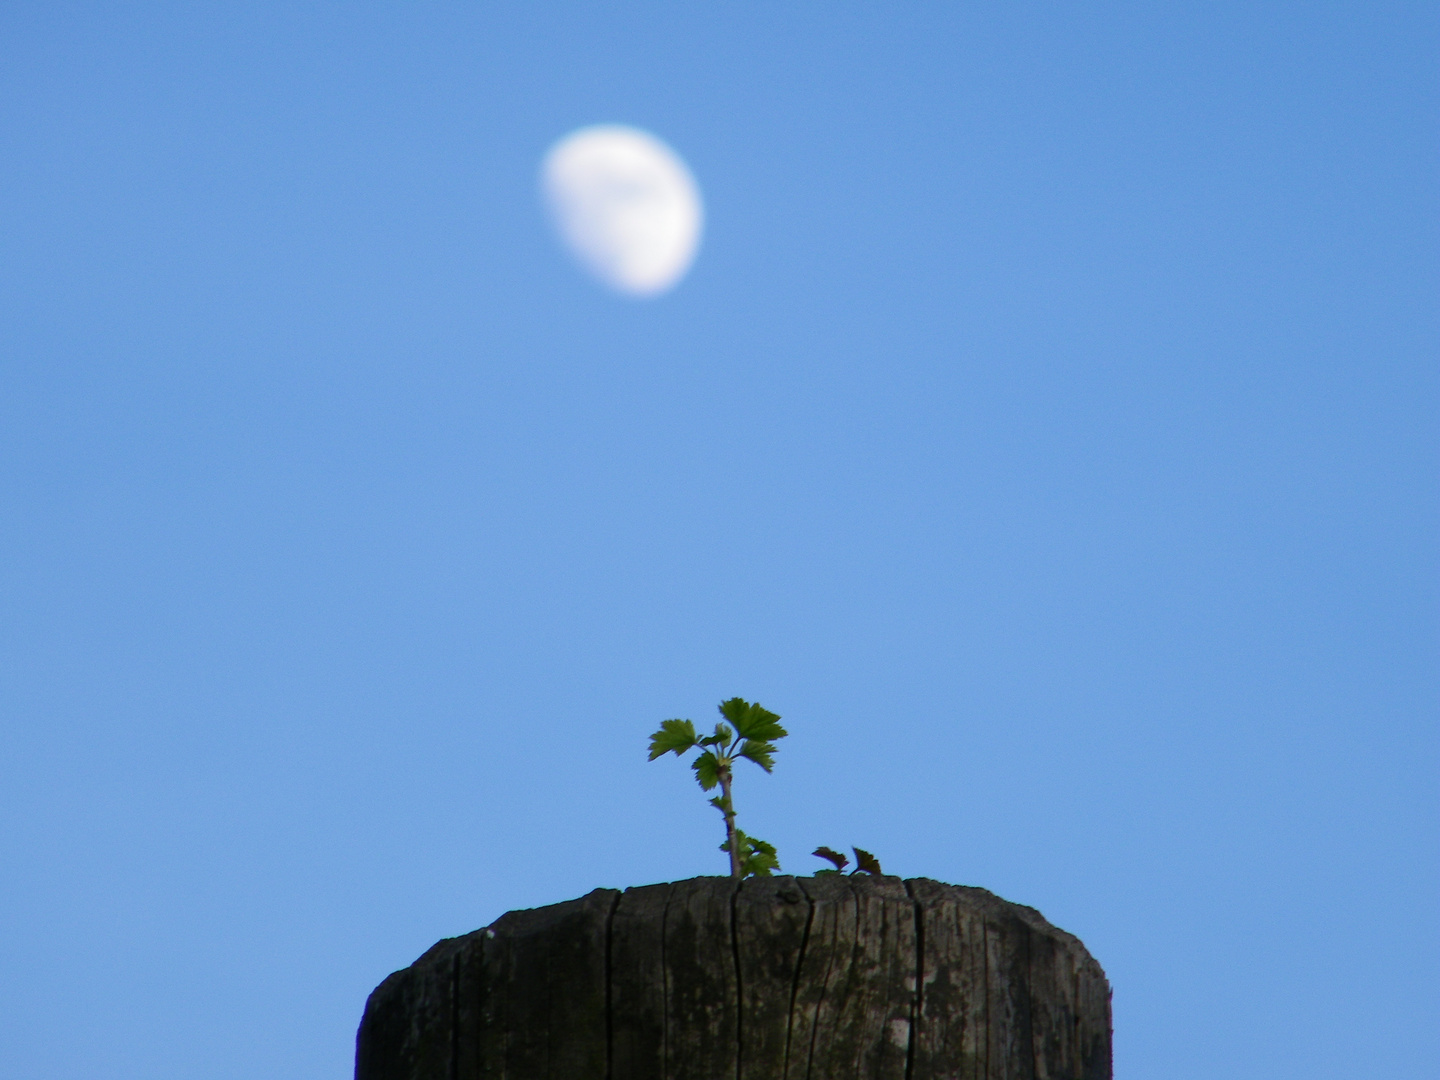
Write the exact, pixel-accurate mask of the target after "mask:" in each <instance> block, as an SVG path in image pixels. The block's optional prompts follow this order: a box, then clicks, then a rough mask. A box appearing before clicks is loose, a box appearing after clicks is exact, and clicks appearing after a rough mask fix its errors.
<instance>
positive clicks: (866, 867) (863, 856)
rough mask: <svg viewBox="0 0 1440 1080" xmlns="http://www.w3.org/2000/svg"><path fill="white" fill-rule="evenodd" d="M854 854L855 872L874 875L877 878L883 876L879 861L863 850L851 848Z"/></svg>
mask: <svg viewBox="0 0 1440 1080" xmlns="http://www.w3.org/2000/svg"><path fill="white" fill-rule="evenodd" d="M851 850H853V851H854V852H855V872H856V873H857V874H859V873H862V872H863V873H866V874H875V875H876V876H877V877H879V876H882V875H884V873H885V871H884V870H881V869H880V860H879V859H877V858H875V856H874V855H871V854H870V852H868V851H866V850H865V849H864V848H858V847H857V848H852V849H851Z"/></svg>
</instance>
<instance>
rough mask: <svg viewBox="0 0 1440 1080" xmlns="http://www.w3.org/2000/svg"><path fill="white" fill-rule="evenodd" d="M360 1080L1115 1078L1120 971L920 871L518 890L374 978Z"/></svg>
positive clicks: (1041, 926)
mask: <svg viewBox="0 0 1440 1080" xmlns="http://www.w3.org/2000/svg"><path fill="white" fill-rule="evenodd" d="M355 1076H356V1080H1110V1077H1111V1057H1110V988H1109V984H1108V983H1107V982H1106V980H1105V974H1104V972H1103V971H1101V969H1100V965H1099V964H1097V963H1096V962H1095V960H1094V959H1093V958H1091V956H1090V954H1089V953H1088V952H1087V951H1086V950H1085V947H1084V945H1082V944H1081V943H1080V941H1079V940H1078V939H1076V938H1074V937H1072V936H1071V935H1070V934H1067V933H1065V932H1064V931H1063V930H1059V929H1057V928H1055V927H1053V926H1051V925H1050V924H1049V923H1048V922H1046V921H1045V919H1044V918H1043V917H1041V915H1040V913H1039V912H1037V911H1035V910H1033V909H1032V908H1026V907H1021V906H1019V905H1017V904H1011V903H1008V902H1006V901H1004V900H1001V899H1000V898H999V897H997V896H995V895H993V894H991V893H988V892H986V891H985V890H984V889H973V888H966V887H963V886H957V885H945V884H942V883H940V882H937V881H929V880H927V879H924V878H918V879H914V880H911V881H901V880H900V879H899V878H892V877H886V878H879V877H869V876H866V875H856V876H844V877H842V876H840V875H820V876H817V877H813V878H793V877H774V878H749V879H747V880H746V881H744V882H742V883H739V884H738V885H737V883H736V882H734V881H733V880H731V879H730V878H692V879H691V880H689V881H679V882H675V883H673V884H667V885H647V886H644V887H642V888H635V889H627V890H626V891H625V892H623V893H620V892H617V891H615V890H613V889H597V890H596V891H595V892H593V893H590V894H589V895H588V896H585V897H582V898H581V899H579V900H572V901H569V902H568V903H564V904H555V905H553V906H551V907H544V908H536V909H534V910H530V911H515V912H511V913H510V914H508V915H505V916H503V917H501V918H500V919H498V920H497V921H496V922H495V923H493V924H492V925H491V926H489V927H486V928H485V929H483V930H477V931H475V932H474V933H473V934H468V935H466V936H465V937H461V938H450V939H447V940H445V941H442V942H440V943H439V944H437V945H436V946H435V947H434V948H432V949H430V950H429V951H428V952H427V953H425V955H424V956H422V957H421V958H420V959H419V960H417V961H415V963H414V964H412V965H411V966H410V967H408V968H406V969H404V970H403V971H397V972H395V974H393V975H391V976H390V977H389V978H387V979H386V980H385V981H384V982H382V983H381V984H380V985H379V986H378V987H377V988H376V989H375V992H374V993H372V994H371V995H370V1000H369V1002H367V1004H366V1006H365V1015H364V1018H363V1019H362V1020H361V1023H360V1030H359V1033H358V1035H357V1037H356V1055H355Z"/></svg>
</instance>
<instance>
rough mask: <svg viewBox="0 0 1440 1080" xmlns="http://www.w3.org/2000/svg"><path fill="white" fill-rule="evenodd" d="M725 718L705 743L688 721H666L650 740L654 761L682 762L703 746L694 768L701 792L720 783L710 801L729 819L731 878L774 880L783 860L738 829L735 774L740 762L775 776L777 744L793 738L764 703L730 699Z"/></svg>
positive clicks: (770, 846)
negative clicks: (671, 756) (669, 756)
mask: <svg viewBox="0 0 1440 1080" xmlns="http://www.w3.org/2000/svg"><path fill="white" fill-rule="evenodd" d="M720 715H721V716H722V717H724V720H722V721H720V722H719V723H717V724H716V725H715V734H713V735H706V736H705V737H703V738H701V737H700V736H698V735H697V734H696V733H695V725H694V724H692V723H691V722H690V721H689V720H665V721H663V722H662V723H661V724H660V730H659V731H657V732H655V734H654V735H651V736H650V760H651V761H654V760H655V759H656V758H658V757H660V756H661V755H663V754H669V753H673V754H674V755H675V756H676V757H681V756H683V755H684V754H686V753H688V752H689V751H691V750H694V749H695V748H697V747H699V748H700V753H699V754H698V755H697V756H696V757H695V759H694V760H693V761H692V762H690V767H691V768H692V769H694V770H695V779H696V781H697V782H699V784H700V787H701V789H702V790H704V791H712V790H714V788H715V786H716V785H717V784H718V785H719V787H720V794H719V795H718V796H716V797H715V798H713V799H711V800H710V805H711V806H713V807H715V809H716V810H719V811H720V813H721V814H723V815H724V817H725V842H724V843H723V844H721V845H720V850H721V851H723V852H726V853H727V854H728V855H729V856H730V876H731V877H733V878H744V877H749V876H751V875H752V874H753V875H755V876H756V877H769V876H770V874H772V873H773V872H774V871H776V870H779V869H780V860H779V859H778V858H777V857H776V854H775V847H774V845H773V844H767V843H766V842H765V841H764V840H761V839H759V838H757V837H754V836H746V835H745V833H743V832H742V831H741V830H740V829H738V828H737V827H736V825H735V803H734V801H733V800H732V798H731V793H730V784H731V780H732V776H731V769H732V767H733V766H734V764H735V761H736V759H738V758H745V759H747V760H749V761H753V762H754V763H755V764H756V765H759V766H760V767H761V768H762V769H764V770H765V771H766V772H767V773H768V772H770V771H771V770H772V769H773V768H774V767H775V740H776V739H783V738H785V736H786V734H788V733H787V732H786V730H785V729H784V728H783V727H781V726H780V717H778V716H777V715H775V713H772V712H770V711H769V710H768V709H765V708H763V707H762V706H761V705H760V703H759V702H755V703H754V704H751V703H750V702H748V701H746V700H744V699H743V698H738V697H737V698H731V699H730V700H729V701H722V702H721V703H720ZM726 721H729V723H726Z"/></svg>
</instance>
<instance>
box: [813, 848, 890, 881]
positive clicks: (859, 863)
mask: <svg viewBox="0 0 1440 1080" xmlns="http://www.w3.org/2000/svg"><path fill="white" fill-rule="evenodd" d="M850 850H851V851H853V852H855V869H854V870H852V871H850V872H851V873H852V874H874V875H875V876H876V877H880V876H882V875H883V874H884V873H885V871H883V870H881V869H880V860H879V859H877V858H875V856H874V855H871V854H870V852H868V851H866V850H865V849H864V848H858V847H857V848H851V849H850ZM811 854H812V855H816V856H818V857H819V858H822V859H828V860H829V861H830V862H832V863H834V864H835V869H834V870H816V871H815V873H817V874H843V873H844V872H845V867H846V865H847V864H848V863H849V862H850V856H848V855H841V854H840V852H838V851H836V850H835V849H834V848H828V847H817V848H816V849H815V850H814V851H813V852H811Z"/></svg>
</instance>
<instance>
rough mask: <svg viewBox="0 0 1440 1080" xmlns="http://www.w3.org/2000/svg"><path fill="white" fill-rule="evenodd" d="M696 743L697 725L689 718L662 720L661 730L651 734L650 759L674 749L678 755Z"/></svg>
mask: <svg viewBox="0 0 1440 1080" xmlns="http://www.w3.org/2000/svg"><path fill="white" fill-rule="evenodd" d="M694 745H695V725H694V724H692V723H691V722H690V721H689V720H664V721H661V724H660V730H659V731H657V732H655V734H654V735H651V736H650V760H651V761H654V760H655V759H656V758H658V757H659V756H660V755H661V754H668V753H671V752H672V751H673V752H674V753H675V756H676V757H679V756H680V755H681V754H683V753H685V751H686V750H689V749H690V748H691V747H692V746H694Z"/></svg>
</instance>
